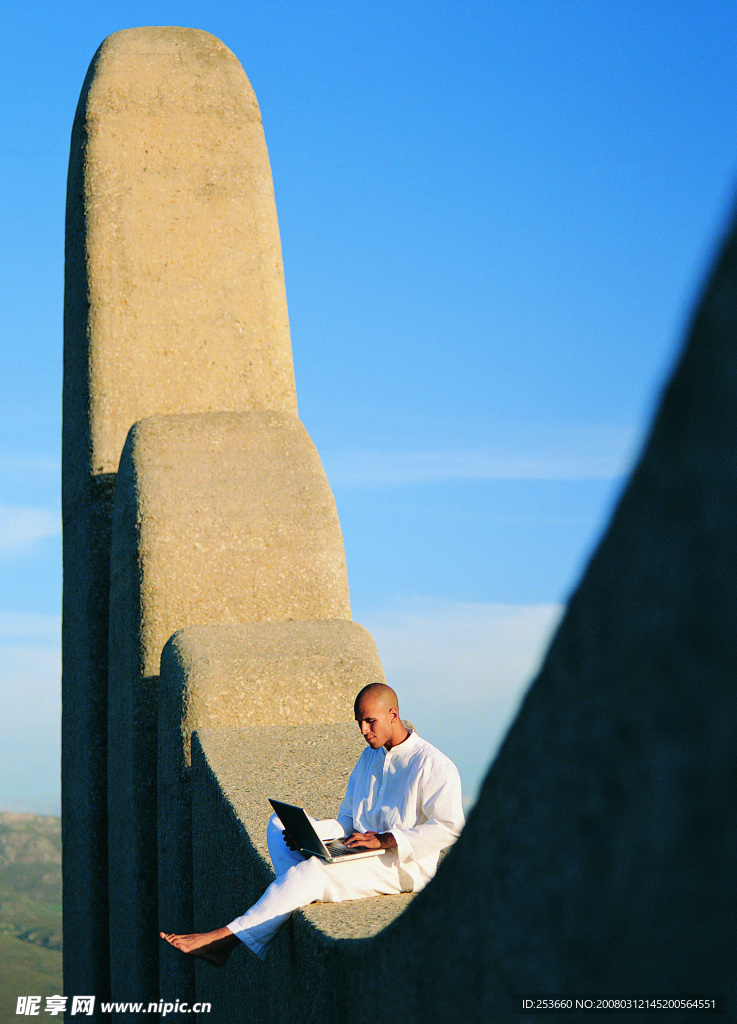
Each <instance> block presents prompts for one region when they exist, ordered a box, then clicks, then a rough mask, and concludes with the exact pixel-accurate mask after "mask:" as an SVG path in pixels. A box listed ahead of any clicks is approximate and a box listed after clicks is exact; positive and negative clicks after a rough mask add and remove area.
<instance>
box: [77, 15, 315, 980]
mask: <svg viewBox="0 0 737 1024" xmlns="http://www.w3.org/2000/svg"><path fill="white" fill-rule="evenodd" d="M65 256H66V261H65V290H64V399H63V421H64V424H63V445H62V451H63V456H62V462H63V473H62V480H63V485H62V488H63V498H62V511H63V523H64V599H63V625H62V645H63V651H64V655H63V709H64V710H63V718H62V764H63V768H62V831H63V842H64V850H65V856H64V936H65V942H64V946H65V958H64V965H65V966H64V971H65V974H64V978H65V991H67V992H77V993H85V992H86V993H95V994H96V995H97V997H98V1000H100V999H104V998H105V997H106V996H107V994H108V973H109V967H108V945H109V943H108V939H107V933H108V919H107V918H108V915H107V900H108V897H107V887H108V869H107V776H106V772H107V765H106V760H107V758H106V750H107V742H106V732H107V716H108V709H107V661H108V658H107V642H108V575H109V562H110V529H111V526H110V516H111V509H112V494H113V486H114V474H115V473H116V471H117V468H118V460H119V458H120V453H121V450H122V448H123V443H124V441H125V437H126V435H127V433H128V430H129V428H130V427H131V425H132V424H133V423H134V422H135V421H137V420H139V419H141V418H142V417H144V416H147V415H150V414H155V413H174V412H196V411H208V410H217V409H280V410H288V411H291V412H293V413H296V409H297V404H296V396H295V389H294V374H293V368H292V357H291V346H290V340H289V327H288V319H287V307H286V298H285V292H284V275H283V268H282V262H281V246H280V241H279V233H278V225H277V219H276V208H275V204H274V197H273V187H272V182H271V171H270V167H269V159H268V154H267V151H266V145H265V142H264V138H263V131H262V128H261V119H260V114H259V110H258V105H257V103H256V99H255V97H254V94H253V90H252V89H251V87H250V85H249V83H248V80H247V79H246V76H245V74H244V72H243V70H242V68H241V67H240V65H239V63H238V61H237V60H236V59H235V57H234V56H233V54H232V53H231V52H230V51H229V50H228V49H227V48H226V47H225V46H223V44H222V43H220V42H219V41H218V40H217V39H215V38H214V37H213V36H211V35H209V34H208V33H206V32H200V31H196V30H193V29H180V28H141V29H128V30H126V31H124V32H119V33H116V34H115V35H112V36H110V37H109V38H108V39H106V40H105V41H104V43H103V44H102V46H101V47H100V49H99V50H98V52H97V53H96V55H95V57H94V59H93V61H92V63H91V65H90V68H89V71H88V73H87V77H86V79H85V82H84V85H83V88H82V92H81V95H80V99H79V105H78V107H77V111H76V115H75V119H74V126H73V129H72V139H71V149H70V158H69V177H68V187H67V208H66V245H65Z"/></svg>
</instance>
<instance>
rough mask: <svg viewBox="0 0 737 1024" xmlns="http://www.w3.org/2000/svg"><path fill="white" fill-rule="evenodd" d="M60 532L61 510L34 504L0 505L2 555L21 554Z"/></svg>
mask: <svg viewBox="0 0 737 1024" xmlns="http://www.w3.org/2000/svg"><path fill="white" fill-rule="evenodd" d="M60 533H61V513H60V512H51V511H49V509H45V508H37V507H35V506H32V505H27V506H24V505H0V556H3V555H18V554H21V553H23V552H25V551H26V550H28V549H29V548H31V547H33V546H34V545H35V544H36V543H37V542H38V541H40V540H44V539H45V538H47V537H56V536H58V535H59V534H60Z"/></svg>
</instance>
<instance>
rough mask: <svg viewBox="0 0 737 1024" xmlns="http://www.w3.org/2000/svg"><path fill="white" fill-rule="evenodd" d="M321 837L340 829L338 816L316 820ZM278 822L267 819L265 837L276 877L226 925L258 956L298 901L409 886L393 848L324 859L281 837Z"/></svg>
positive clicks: (331, 900)
mask: <svg viewBox="0 0 737 1024" xmlns="http://www.w3.org/2000/svg"><path fill="white" fill-rule="evenodd" d="M313 824H314V826H315V829H316V831H317V834H318V835H319V836H320V838H321V839H334V838H335V837H336V836H337V835H340V834H341V829H340V828H339V827H338V823H337V822H336V821H332V820H328V821H314V819H313ZM282 829H283V826H282V823H281V822H280V821H279V819H278V818H277V817H276V815H274V816H273V817H272V818H271V820H270V821H269V825H268V828H267V831H266V839H267V842H268V846H269V855H270V856H271V862H272V864H273V865H274V871H275V873H276V879H275V880H274V881H273V882H272V883H271V885H270V886H269V888H268V889H267V890H266V892H265V893H264V894H263V896H262V897H261V899H260V900H259V901H258V902H257V903H254V905H253V906H252V907H251V909H250V910H248V911H246V913H245V914H243V915H242V917H237V918H236V919H235V920H234V921H231V922H230V924H229V925H227V927H228V928H229V929H230V931H231V932H233V934H234V935H237V936H238V938H239V939H240V940H241V942H243V943H245V945H246V946H248V948H249V949H250V950H252V951H253V952H254V953H255V954H256V956H258V957H260V958H261V959H262V960H263V959H264V958H265V956H266V952H267V948H268V945H269V943H270V942H271V940H272V939H273V938H274V936H275V935H276V933H277V932H278V930H279V929H280V928H281V926H282V925H283V924H284V922H285V921H286V920H287V918H288V917H289V916H290V914H292V912H293V911H295V910H296V909H297V908H298V907H306V906H307V905H308V904H310V903H314V901H315V900H321V901H322V902H323V903H340V902H342V901H343V900H360V899H363V898H364V897H366V896H380V895H389V894H391V893H398V892H410V891H411V890H412V880H411V878H410V877H409V876H408V875H407V874H406V873H405V872H404V871H402V870H401V869H400V868H399V867H398V865H397V859H396V857H397V854H396V850H386V851H385V852H384V853H383V854H380V855H378V856H376V857H366V858H364V859H362V860H357V861H351V858H350V857H346V858H345V860H343V861H342V862H340V863H337V864H336V863H332V864H328V863H326V862H325V861H323V860H321V859H320V858H319V857H303V856H302V854H301V853H296V852H295V851H294V850H290V849H289V847H288V846H287V844H286V843H285V842H284V837H283V835H282Z"/></svg>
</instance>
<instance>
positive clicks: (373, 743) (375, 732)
mask: <svg viewBox="0 0 737 1024" xmlns="http://www.w3.org/2000/svg"><path fill="white" fill-rule="evenodd" d="M395 719H396V712H395V711H394V710H393V709H389V710H387V709H386V708H384V707H382V705H381V703H380V702H379V701H378V700H376V698H373V699H372V698H371V697H364V698H363V699H362V700H361V701H360V703H359V704H358V705H357V706H356V721H357V722H358V728H359V729H360V730H361V734H362V735H363V737H364V739H365V740H366V742H367V743H368V745H369V746H370V747H371V748H372V749H373V750H378V749H379V747H383V746H384V744H385V743H387V742H388V741H389V740H390V739H391V738H392V733H393V726H394V720H395Z"/></svg>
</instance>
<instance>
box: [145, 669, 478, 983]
mask: <svg viewBox="0 0 737 1024" xmlns="http://www.w3.org/2000/svg"><path fill="white" fill-rule="evenodd" d="M354 714H355V718H356V722H357V723H358V726H359V728H360V730H361V733H362V734H363V737H364V739H365V740H366V743H367V748H366V750H364V751H363V753H362V754H361V757H360V758H359V760H358V763H357V764H356V766H355V768H354V769H353V771H352V772H351V777H350V779H349V780H348V788H347V790H346V795H345V798H344V800H343V802H342V803H341V805H340V810H339V811H338V817H337V818H335V819H333V818H331V819H327V820H323V821H317V822H315V823H314V824H315V829H316V831H317V833H318V835H319V836H320V838H321V839H333V838H335V837H336V836H338V835H344V836H347V837H348V838H347V839H346V840H345V842H346V845H348V846H366V847H368V848H369V849H375V850H382V851H383V852H382V853H381V854H378V855H377V856H375V857H368V858H365V859H361V860H355V861H352V860H351V859H350V858H349V859H348V860H347V861H344V862H341V863H340V864H328V863H326V862H325V861H323V860H322V859H321V858H319V857H305V856H303V855H302V854H301V853H300V852H299V851H298V850H297V849H296V844H295V843H294V842H293V840H292V839H291V837H290V836H289V835H287V834H286V833H285V832H284V831H283V829H282V824H281V822H280V821H279V819H278V818H277V817H276V816H274V817H272V819H271V821H270V822H269V826H268V830H267V840H268V846H269V854H270V856H271V860H272V863H273V865H274V872H275V874H276V879H275V880H274V881H273V882H272V883H271V885H270V886H269V888H268V889H267V890H266V892H265V893H264V895H263V896H262V897H261V899H260V900H259V901H258V902H257V903H254V905H253V906H252V907H251V908H250V910H248V911H246V913H245V914H243V915H242V917H237V918H236V919H235V920H234V921H231V922H230V924H228V925H226V926H225V927H224V928H216V929H215V930H214V931H211V932H198V933H195V934H193V935H170V934H166V933H165V932H161V933H160V934H161V938H162V939H164V940H165V941H166V942H168V943H170V945H172V946H174V947H175V948H176V949H179V950H181V952H183V953H188V954H189V955H190V956H195V957H198V958H199V959H201V960H205V961H206V962H207V963H210V964H213V965H214V966H216V967H219V966H221V965H222V964H224V963H225V961H226V960H227V959H228V956H229V955H230V953H231V952H232V950H233V949H235V948H236V947H237V946H238V944H239V942H242V943H243V944H244V945H245V946H247V947H248V948H249V949H250V950H251V951H252V952H253V953H255V954H256V955H257V956H258V957H260V958H261V959H262V960H263V959H264V958H265V956H266V953H267V950H268V947H269V943H270V942H271V940H272V939H273V937H274V936H275V935H276V933H277V931H278V930H279V928H280V927H281V926H282V924H283V923H284V922H285V921H286V920H287V918H288V917H289V916H290V915H291V914H292V913H293V912H294V911H295V910H296V909H297V908H298V907H305V906H307V905H308V904H310V903H313V902H314V901H315V900H320V901H322V902H325V903H339V902H341V901H343V900H356V899H363V898H364V897H367V896H379V895H384V894H387V895H388V894H390V893H399V892H418V891H419V890H420V889H422V888H423V887H424V886H425V885H426V884H427V883H428V882H429V881H430V879H431V878H432V877H433V875H434V874H435V871H436V869H437V866H438V858H439V856H440V853H441V851H442V850H444V849H445V848H446V847H447V846H450V845H451V843H454V842H455V840H456V839H457V838H458V836H459V835H460V832H461V829H462V828H463V824H464V818H463V807H462V803H461V780H460V776H459V775H458V769H457V768H456V766H455V765H454V764H453V762H452V761H451V760H450V759H449V758H447V757H446V756H445V754H442V753H441V752H440V751H439V750H437V749H436V748H435V747H433V746H432V744H430V743H428V742H427V741H426V740H423V739H421V738H420V737H419V736H418V735H417V733H416V732H414V731H410V730H408V729H407V728H406V727H405V726H404V725H403V723H402V720H401V718H400V717H399V702H398V700H397V695H396V694H395V692H394V690H392V689H391V687H389V686H387V685H386V684H385V683H371V684H370V685H369V686H365V687H364V688H363V689H362V690H361V692H360V693H359V694H358V696H357V697H356V700H355V704H354Z"/></svg>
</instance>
